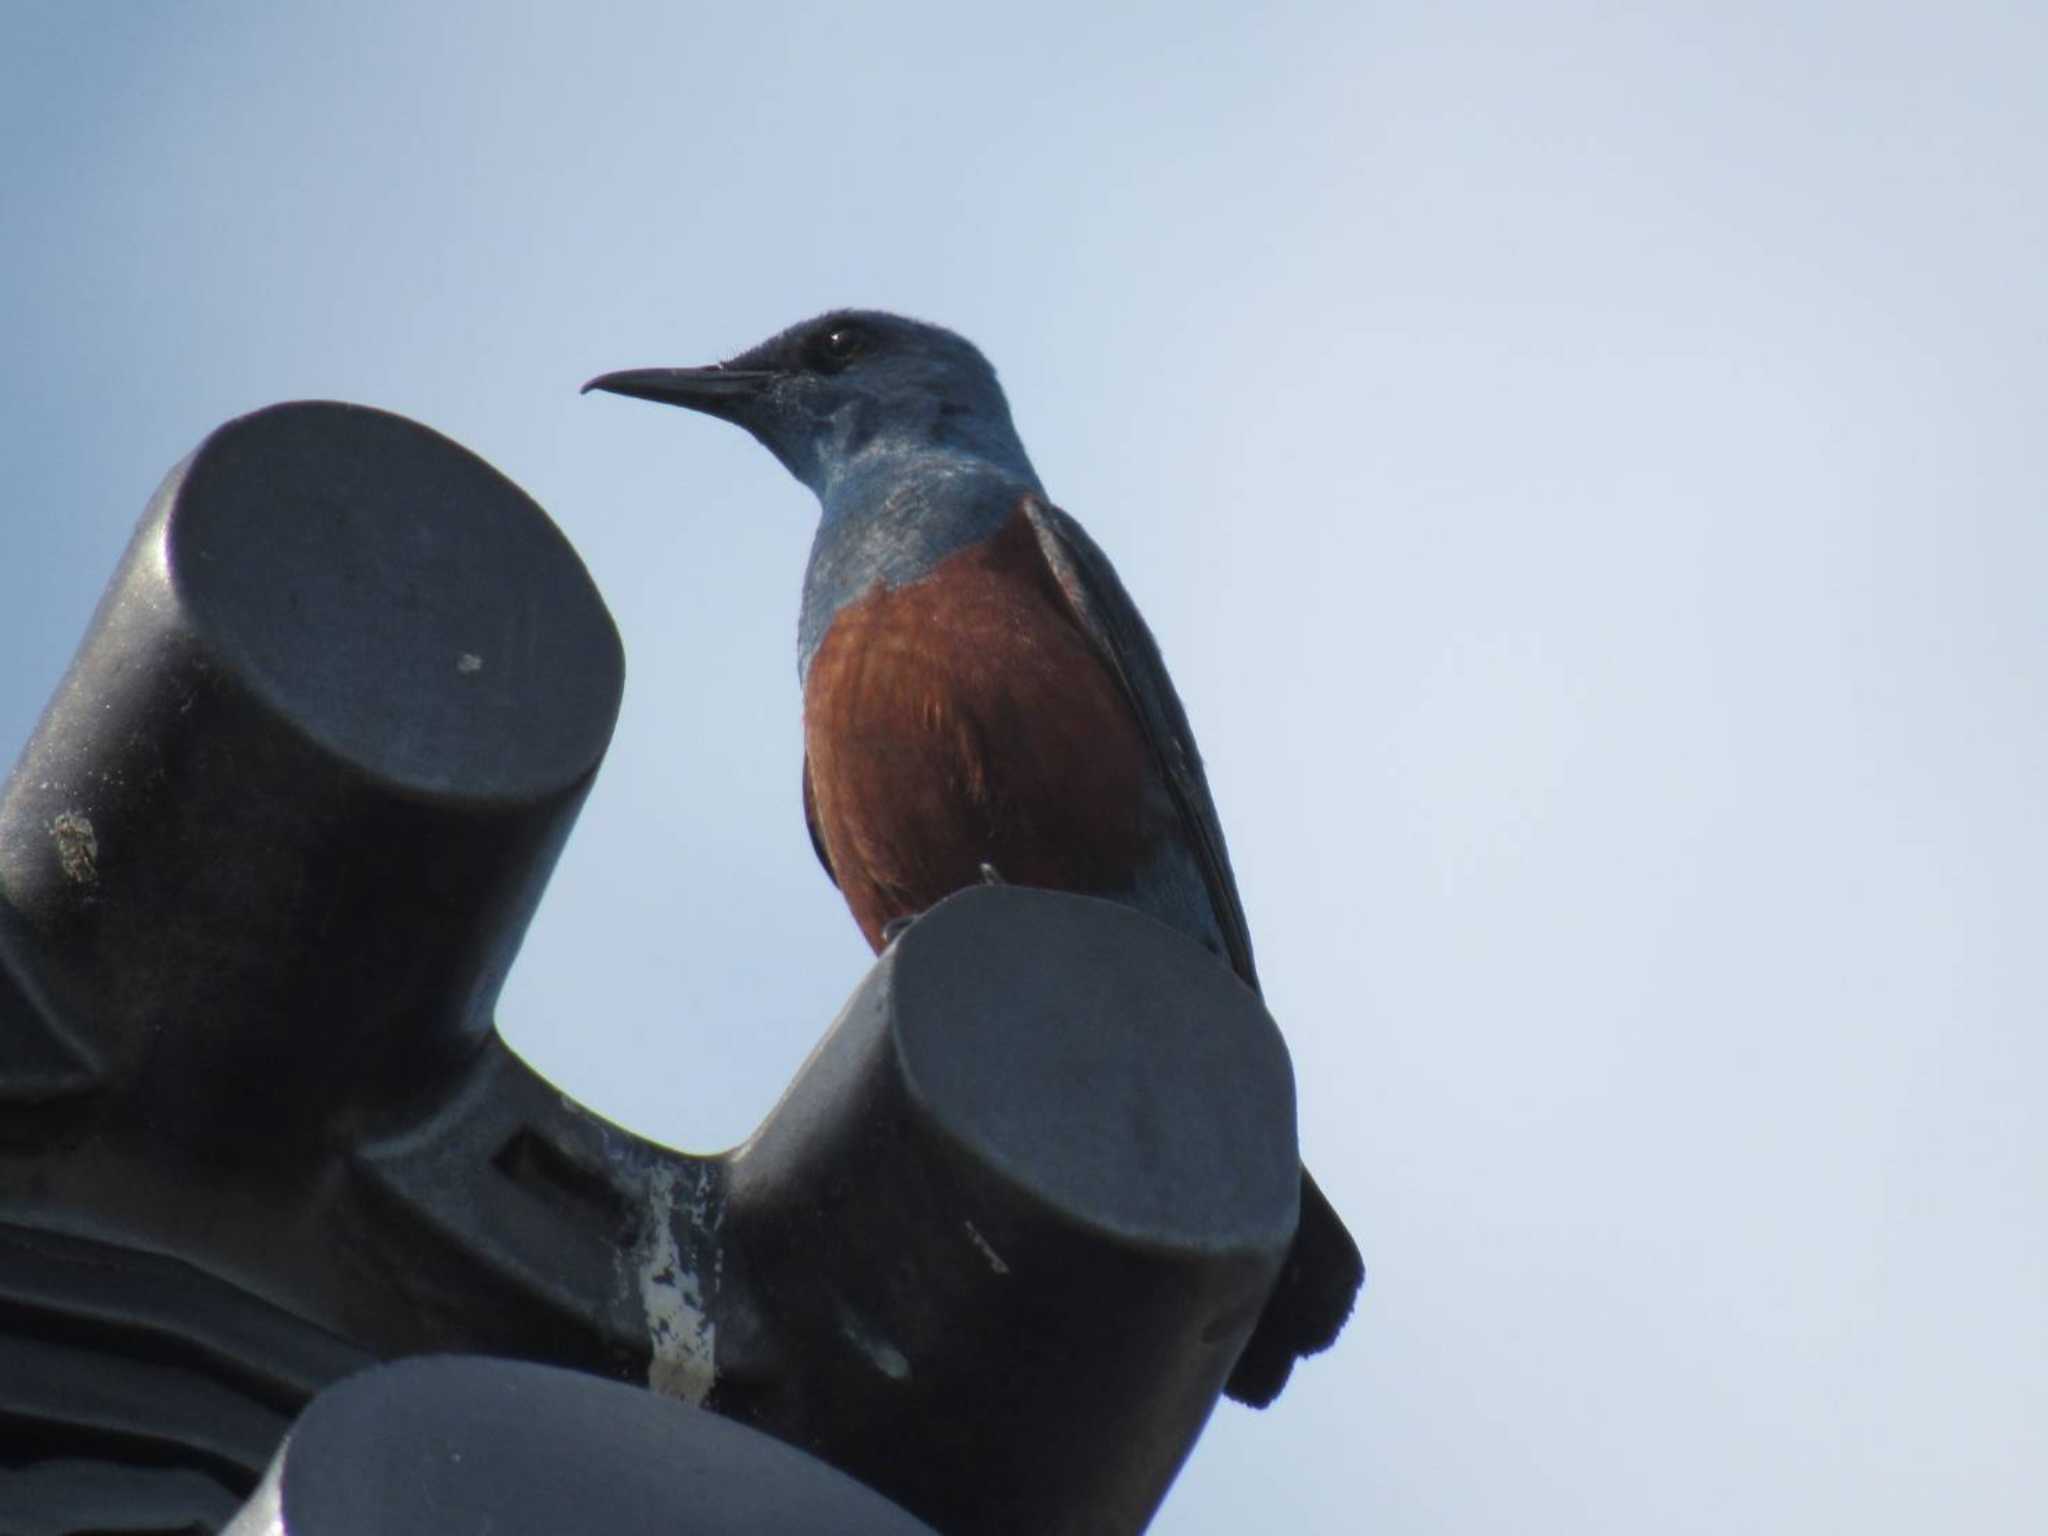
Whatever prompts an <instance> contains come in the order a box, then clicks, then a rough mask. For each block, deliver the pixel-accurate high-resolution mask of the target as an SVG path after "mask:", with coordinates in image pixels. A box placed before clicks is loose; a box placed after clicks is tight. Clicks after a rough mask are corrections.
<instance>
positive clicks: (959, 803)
mask: <svg viewBox="0 0 2048 1536" xmlns="http://www.w3.org/2000/svg"><path fill="white" fill-rule="evenodd" d="M583 390H584V392H585V393H588V392H590V391H592V390H601V391H606V392H609V393H611V394H616V395H625V396H629V397H632V398H636V399H641V400H651V401H656V402H659V403H661V404H666V405H679V406H685V407H687V408H689V409H691V410H694V411H699V412H702V413H704V414H706V415H710V416H715V417H718V418H720V419H722V420H725V421H728V422H731V423H733V424H735V425H737V426H740V427H742V428H744V429H745V430H746V431H748V432H749V433H751V434H752V435H753V436H754V437H755V438H756V439H757V440H758V441H759V442H760V443H761V444H762V445H763V446H764V447H766V448H767V449H768V451H769V452H770V453H772V454H774V455H775V457H776V458H777V459H778V460H779V461H780V462H781V463H782V465H783V466H784V467H785V468H786V469H788V470H789V472H790V473H791V474H792V475H794V476H795V477H796V479H797V480H799V481H800V482H802V483H803V484H804V485H805V486H807V487H809V488H810V490H811V491H813V492H814V493H815V494H816V496H817V498H818V502H819V508H820V516H819V520H818V525H817V531H816V534H815V536H814V539H813V542H812V545H811V553H810V560H809V563H808V565H807V567H806V569H805V573H804V585H803V601H802V607H801V611H800V615H799V618H798V623H797V673H798V678H799V681H800V682H801V685H802V689H803V714H804V765H803V779H802V793H803V808H804V820H805V824H806V825H807V827H808V828H809V831H810V837H811V843H812V846H813V847H814V848H815V849H816V851H817V855H818V859H819V862H820V863H822V864H823V865H824V867H825V872H826V874H827V875H828V876H829V877H830V878H831V879H832V880H833V881H834V882H835V883H836V884H837V885H838V887H839V890H840V892H841V894H842V895H843V896H844V898H845V900H846V904H847V906H848V908H849V909H850V910H851V912H852V914H853V918H854V921H855V922H856V923H857V924H858V925H859V927H860V930H861V933H862V934H863V936H864V937H865V938H866V940H867V942H868V944H869V946H870V947H871V948H873V949H874V950H875V951H877V952H878V953H879V952H880V951H881V950H882V949H883V948H884V947H885V946H886V945H887V944H888V942H889V941H890V940H891V939H892V938H893V937H894V936H895V934H896V933H898V932H900V931H901V929H902V927H903V926H904V925H906V924H907V923H909V922H911V921H913V920H915V918H916V917H917V915H918V914H919V913H920V912H923V911H925V910H927V909H928V908H930V907H932V906H933V905H935V904H936V903H938V902H939V901H940V900H942V899H944V898H945V897H946V896H948V895H951V894H953V893H954V892H956V891H958V890H961V889H963V888H965V887H967V886H971V885H974V884H976V883H979V882H983V881H988V880H1000V881H1002V882H1005V883H1008V884H1014V885H1024V886H1034V887H1039V888H1044V889H1050V890H1065V891H1075V892H1080V893H1084V894H1087V895H1093V896H1098V897H1104V898H1107V899H1110V900H1113V901H1119V902H1123V903H1125V904H1127V905H1129V906H1133V907H1136V908H1138V909H1139V910H1141V911H1143V912H1146V913H1148V914H1150V915H1151V916H1152V917H1154V918H1156V919H1159V920H1160V921H1163V922H1165V923H1167V924H1168V925H1170V926H1172V927H1174V928H1176V929H1179V930H1180V931H1181V932H1182V933H1184V934H1186V935H1188V936H1189V937H1190V938H1192V939H1194V940H1195V941H1196V943H1198V944H1200V945H1202V946H1203V947H1204V948H1205V949H1207V950H1208V951H1209V952H1210V953H1211V954H1212V955H1214V956H1215V957H1216V959H1217V960H1218V962H1220V963H1222V964H1224V965H1227V966H1228V967H1229V968H1230V969H1231V970H1232V971H1234V972H1235V973H1236V975H1237V976H1238V978H1239V979H1240V980H1241V981H1242V982H1243V983H1244V984H1245V985H1246V986H1247V987H1249V988H1251V989H1252V990H1253V991H1254V992H1257V991H1258V989H1259V981H1258V972H1257V969H1256V966H1255V964H1254V962H1253V958H1252V945H1251V934H1250V930H1249V928H1248V926H1247V924H1246V921H1245V913H1244V906H1243V903H1242V901H1241V900H1240V899H1239V896H1238V890H1237V882H1236V878H1235V876H1234V875H1233V873H1232V870H1231V864H1230V858H1229V854H1228V852H1227V851H1226V849H1225V846H1224V840H1223V829H1222V826H1221V824H1220V822H1219V821H1218V819H1217V815H1216V808H1215V805H1214V803H1213V801H1212V799H1211V796H1210V792H1209V785H1208V780H1207V778H1206V776H1205V775H1204V773H1203V769H1202V760H1201V756H1200V754H1199V752H1198V751H1197V750H1196V747H1195V739H1194V733H1193V731H1192V730H1191V729H1190V728H1189V725H1188V720H1187V714H1186V711H1185V710H1184V708H1183V707H1182V705H1181V701H1180V698H1179V696H1178V694H1176V693H1175V691H1174V687H1173V683H1172V681H1171V679H1170V678H1169V677H1168V675H1167V671H1166V665H1165V663H1164V661H1163V660H1162V659H1161V657H1160V653H1159V647H1158V644H1157V642H1156V641H1155V640H1154V639H1153V637H1152V632H1151V630H1150V629H1149V628H1148V627H1147V626H1146V624H1145V621H1144V619H1143V618H1142V617H1141V616H1140V614H1139V612H1138V609H1137V607H1136V605H1135V604H1134V603H1133V602H1132V601H1131V599H1130V596H1129V595H1128V593H1127V592H1126V591H1125V589H1124V586H1123V583H1122V581H1121V580H1120V579H1119V578H1118V576H1117V574H1116V571H1115V569H1114V567H1112V566H1111V564H1110V562H1109V559H1108V557H1107V556H1105V555H1104V554H1103V553H1102V551H1101V549H1100V548H1098V547H1097V545H1096V543H1095V541H1094V540H1093V539H1092V538H1090V537H1089V535H1088V534H1087V533H1086V532H1085V531H1084V530H1083V529H1082V527H1081V525H1080V523H1079V522H1077V521H1076V520H1075V519H1074V518H1072V517H1071V516H1069V515H1068V514H1067V513H1065V512H1064V511H1062V510H1060V509H1059V508H1058V507H1056V506H1054V505H1053V504H1052V502H1051V501H1049V500H1048V499H1047V497H1046V494H1045V489H1044V487H1043V485H1042V484H1041V483H1040V481H1039V478H1038V474H1037V472H1036V471H1035V470H1034V469H1033V468H1032V466H1031V461H1030V458H1029V457H1028V456H1027V454H1026V453H1025V450H1024V444H1023V441H1022V440H1021V438H1020V437H1019V436H1018V433H1017V429H1016V426H1015V424H1014V422H1013V421H1012V419H1011V414H1010V407H1009V402H1008V399H1007V397H1006V396H1005V394H1004V392H1003V389H1002V386H1001V385H1000V383H998V381H997V377H996V372H995V369H994V367H993V366H991V365H990V363H989V362H988V360H987V359H986V358H985V357H984V356H983V355H982V353H981V352H980V350H979V349H977V348H976V347H975V346H974V345H973V343H971V342H969V341H968V340H967V339H966V338H965V337H962V336H959V335H957V334H955V333H954V332H952V331H950V330H946V329H944V328H943V327H941V326H937V325H932V324H928V323H926V322H924V321H920V320H913V319H909V318H907V317H905V316H901V315H896V314H890V313H885V312H883V311H880V310H864V309H838V310H832V311H830V312H828V313H826V314H823V315H819V316H816V317H815V318H813V319H810V320H806V321H804V322H802V323H800V324H798V325H794V326H791V327H789V328H788V329H787V330H784V331H782V332H780V333H778V334H777V335H775V336H772V337H770V338H769V339H768V340H767V341H764V342H762V343H760V344H759V345H757V346H754V347H751V348H749V349H747V350H746V351H743V352H740V353H739V354H737V355H736V356H734V357H731V358H729V359H727V360H726V361H724V362H722V363H715V364H712V365H710V366H708V367H690V368H637V369H628V370H624V371H621V372H616V373H606V374H602V375H600V376H599V377H597V378H594V379H592V380H590V381H589V382H588V383H587V384H585V385H584V386H583ZM1363 1280H1364V1265H1363V1262H1362V1260H1361V1257H1360V1255H1359V1251H1358V1245H1357V1244H1356V1243H1355V1242H1354V1241H1353V1240H1352V1237H1351V1234H1350V1233H1349V1232H1348V1231H1347V1230H1346V1228H1345V1226H1344V1223H1343V1220H1342V1219H1341V1218H1340V1217H1339V1216H1338V1215H1337V1212H1336V1211H1335V1209H1334V1208H1333V1207H1332V1206H1331V1205H1330V1203H1329V1201H1328V1200H1327V1199H1326V1198H1325V1197H1324V1195H1323V1193H1322V1191H1321V1189H1320V1188H1319V1187H1318V1186H1317V1185H1316V1182H1315V1180H1314V1179H1313V1178H1312V1177H1310V1175H1309V1173H1308V1170H1307V1169H1306V1168H1305V1167H1304V1168H1303V1170H1302V1179H1301V1201H1300V1219H1299V1222H1298V1225H1297V1228H1296V1232H1295V1237H1294V1240H1293V1243H1292V1245H1291V1247H1290V1249H1289V1252H1288V1255H1287V1257H1286V1259H1285V1260H1284V1261H1283V1263H1282V1267H1281V1271H1280V1275H1279V1278H1278V1280H1277V1281H1276V1283H1275V1287H1274V1290H1273V1292H1272V1294H1271V1295H1270V1296H1269V1298H1268V1300H1267V1302H1266V1305H1265V1308H1264V1310H1263V1311H1262V1313H1261V1314H1260V1316H1259V1319H1258V1321H1257V1322H1256V1323H1255V1325H1254V1327H1253V1329H1252V1332H1251V1335H1250V1337H1249V1339H1248V1341H1247V1342H1246V1344H1245V1346H1244V1348H1243V1349H1242V1351H1241V1352H1240V1353H1239V1356H1238V1358H1237V1361H1236V1363H1235V1364H1234V1365H1233V1366H1232V1368H1231V1371H1230V1374H1229V1376H1228V1378H1227V1380H1226V1382H1225V1390H1226V1391H1227V1392H1228V1393H1229V1394H1230V1396H1231V1397H1233V1398H1235V1399H1237V1400H1238V1401H1240V1402H1244V1403H1247V1404H1249V1405H1251V1406H1254V1407H1264V1406H1266V1405H1267V1404H1269V1403H1270V1402H1272V1400H1273V1399H1274V1398H1275V1397H1277V1396H1278V1395H1279V1392H1280V1390H1281V1388H1282V1387H1283V1386H1284V1385H1285V1384H1286V1382H1287V1379H1288V1377H1289V1375H1290V1374H1291V1372H1292V1370H1293V1366H1294V1363H1295V1361H1296V1360H1297V1359H1298V1358H1300V1357H1302V1356H1305V1355H1309V1354H1313V1353H1315V1352H1316V1351H1318V1350H1321V1349H1324V1348H1327V1347H1328V1346H1329V1345H1330V1344H1331V1343H1333V1342H1334V1341H1335V1339H1336V1337H1337V1334H1338V1333H1339V1331H1340V1330H1341V1329H1342V1328H1343V1326H1344V1323H1345V1321H1346V1320H1347V1319H1348V1317H1349V1316H1350V1313H1351V1309H1352V1305H1353V1302H1354V1299H1355V1297H1356V1295H1357V1292H1358V1289H1359V1286H1360V1285H1361V1284H1362V1282H1363Z"/></svg>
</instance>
